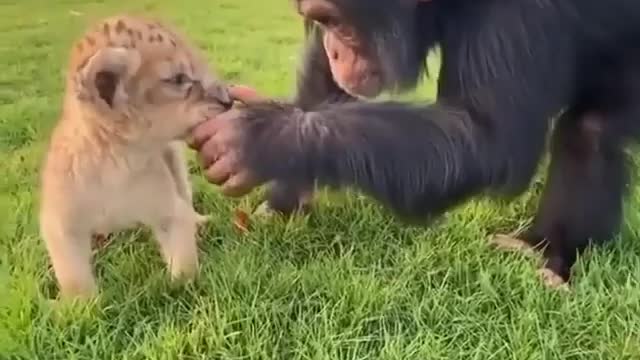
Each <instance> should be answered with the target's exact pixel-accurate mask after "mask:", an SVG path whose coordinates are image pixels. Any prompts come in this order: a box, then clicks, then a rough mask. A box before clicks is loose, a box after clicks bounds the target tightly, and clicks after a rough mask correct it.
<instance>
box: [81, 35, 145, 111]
mask: <svg viewBox="0 0 640 360" xmlns="http://www.w3.org/2000/svg"><path fill="white" fill-rule="evenodd" d="M141 61H142V60H141V57H140V53H139V52H138V51H137V50H136V49H126V48H122V47H109V48H105V49H100V50H98V52H96V53H95V54H94V55H93V56H92V57H91V58H89V60H88V61H87V63H86V65H85V66H84V67H83V68H82V69H81V70H80V72H79V77H80V78H79V82H78V83H79V84H81V85H80V94H83V93H84V94H85V95H89V96H88V97H87V98H89V99H96V98H99V99H101V100H102V101H103V102H104V104H106V105H107V106H108V107H109V108H113V107H114V104H116V100H126V97H127V94H126V91H125V88H124V86H123V81H124V80H126V79H127V78H129V77H130V76H132V75H133V74H135V73H136V72H137V71H138V68H139V67H140V63H141Z"/></svg>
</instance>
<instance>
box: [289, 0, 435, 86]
mask: <svg viewBox="0 0 640 360" xmlns="http://www.w3.org/2000/svg"><path fill="white" fill-rule="evenodd" d="M428 3H430V0H296V5H297V8H298V12H299V13H300V14H301V15H302V16H304V17H305V19H306V20H310V21H312V22H314V23H315V24H317V25H318V26H319V27H320V29H321V30H322V32H323V34H322V39H323V45H324V49H325V52H326V55H327V57H328V60H329V64H330V66H331V73H332V75H333V79H334V80H335V82H336V83H337V84H338V86H340V87H341V88H342V89H343V90H344V91H346V92H347V93H349V94H351V95H353V96H360V97H374V96H377V95H378V94H380V92H382V91H384V90H389V91H401V90H406V89H410V88H414V87H415V86H416V84H417V82H418V79H419V78H420V77H421V75H422V72H423V69H424V67H425V57H426V53H427V51H428V47H429V46H431V45H433V44H427V43H425V41H424V40H426V39H424V37H425V36H426V37H432V36H433V34H421V33H423V31H422V29H423V28H424V24H419V22H424V21H423V19H422V15H424V13H425V12H424V9H420V7H423V6H427V4H428ZM429 5H430V4H429ZM419 10H421V11H419ZM431 26H433V24H431ZM431 42H433V41H431Z"/></svg>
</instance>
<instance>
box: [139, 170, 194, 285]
mask: <svg viewBox="0 0 640 360" xmlns="http://www.w3.org/2000/svg"><path fill="white" fill-rule="evenodd" d="M163 160H166V159H163ZM162 173H163V175H164V177H165V178H164V179H159V178H152V176H153V175H152V174H149V179H148V185H147V186H148V190H149V191H148V192H147V194H148V195H147V196H150V197H154V196H155V197H157V196H158V194H164V195H163V196H164V197H163V198H162V199H156V201H155V203H154V201H149V204H153V207H152V208H149V209H148V214H150V216H148V220H147V221H146V223H147V225H148V226H149V227H150V228H151V230H152V231H153V235H154V237H155V239H156V241H157V242H158V244H159V245H160V249H161V252H162V256H163V258H164V260H165V262H166V263H167V266H168V268H169V272H170V274H171V277H172V279H173V280H178V279H184V280H190V279H193V278H194V277H195V275H196V274H197V272H198V247H197V226H198V222H199V219H200V216H201V215H200V214H198V213H197V212H196V211H195V210H194V209H193V207H192V205H191V203H189V202H187V200H186V199H185V197H184V193H181V192H179V191H178V189H177V188H176V186H175V185H176V184H175V182H174V180H175V173H173V171H171V170H169V169H165V171H163V172H162ZM158 200H160V203H158V202H157V201H158Z"/></svg>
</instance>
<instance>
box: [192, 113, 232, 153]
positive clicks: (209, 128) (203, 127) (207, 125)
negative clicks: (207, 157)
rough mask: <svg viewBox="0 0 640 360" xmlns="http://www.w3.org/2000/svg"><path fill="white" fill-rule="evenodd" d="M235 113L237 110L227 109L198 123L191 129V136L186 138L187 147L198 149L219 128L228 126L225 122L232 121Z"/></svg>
mask: <svg viewBox="0 0 640 360" xmlns="http://www.w3.org/2000/svg"><path fill="white" fill-rule="evenodd" d="M237 115H238V111H237V110H229V111H226V112H223V113H222V114H220V115H218V116H216V117H214V118H211V119H209V120H207V121H205V122H203V123H201V124H199V125H198V126H196V127H195V128H194V129H193V130H192V131H191V136H190V137H189V138H188V140H187V143H188V145H189V147H191V148H192V149H194V150H199V149H200V148H201V147H202V145H204V143H206V142H207V141H208V140H209V139H210V138H211V137H213V136H214V135H215V134H216V133H217V132H218V131H219V130H220V129H222V128H223V127H225V126H229V124H227V123H228V122H233V120H234V118H235V117H237Z"/></svg>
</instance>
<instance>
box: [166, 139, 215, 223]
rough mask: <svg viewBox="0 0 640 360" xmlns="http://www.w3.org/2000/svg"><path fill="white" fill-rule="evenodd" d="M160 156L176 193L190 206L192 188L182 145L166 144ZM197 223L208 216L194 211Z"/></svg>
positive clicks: (175, 143) (203, 220)
mask: <svg viewBox="0 0 640 360" xmlns="http://www.w3.org/2000/svg"><path fill="white" fill-rule="evenodd" d="M162 158H163V160H164V162H165V163H166V164H167V167H168V168H169V172H170V173H171V176H172V178H173V180H174V181H175V184H176V188H177V191H178V195H179V196H180V197H182V198H183V199H184V200H185V201H186V202H187V203H188V204H189V205H190V206H192V204H193V190H192V188H191V182H190V181H189V169H188V168H187V160H186V158H185V156H184V152H183V145H182V144H181V143H178V142H173V143H171V144H169V145H168V146H167V148H166V149H165V150H164V152H163V153H162ZM196 215H197V224H198V225H202V224H204V223H206V222H207V221H209V220H210V216H208V215H202V214H199V213H196Z"/></svg>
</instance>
